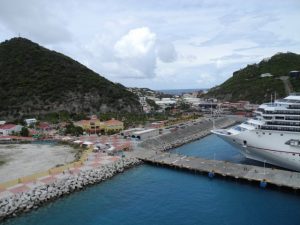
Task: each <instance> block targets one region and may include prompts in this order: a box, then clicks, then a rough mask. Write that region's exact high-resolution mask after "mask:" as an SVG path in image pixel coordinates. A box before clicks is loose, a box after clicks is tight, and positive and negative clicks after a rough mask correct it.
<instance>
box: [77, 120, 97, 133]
mask: <svg viewBox="0 0 300 225" xmlns="http://www.w3.org/2000/svg"><path fill="white" fill-rule="evenodd" d="M74 125H75V126H79V127H81V128H82V129H83V130H84V131H85V132H87V133H94V134H95V133H99V132H100V130H101V122H100V120H99V119H98V118H97V116H92V117H91V119H89V120H80V121H77V122H75V123H74Z"/></svg>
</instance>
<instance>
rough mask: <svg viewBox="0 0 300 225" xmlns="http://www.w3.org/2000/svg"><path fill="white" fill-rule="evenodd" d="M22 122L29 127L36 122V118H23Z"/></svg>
mask: <svg viewBox="0 0 300 225" xmlns="http://www.w3.org/2000/svg"><path fill="white" fill-rule="evenodd" d="M24 122H25V123H26V125H27V126H28V127H29V126H31V125H35V124H36V122H37V119H35V118H31V119H25V120H24Z"/></svg>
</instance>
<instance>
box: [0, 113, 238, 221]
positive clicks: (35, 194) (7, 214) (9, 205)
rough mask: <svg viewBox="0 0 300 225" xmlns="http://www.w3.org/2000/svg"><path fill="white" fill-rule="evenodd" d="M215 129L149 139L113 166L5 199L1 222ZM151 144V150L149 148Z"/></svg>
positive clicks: (226, 122) (207, 125)
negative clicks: (138, 153)
mask: <svg viewBox="0 0 300 225" xmlns="http://www.w3.org/2000/svg"><path fill="white" fill-rule="evenodd" d="M237 122H238V121H237V120H234V119H230V118H220V119H218V120H217V121H216V125H218V126H219V127H222V128H225V127H228V126H232V125H234V124H236V123H237ZM212 128H213V127H212V122H211V121H205V122H203V123H201V124H200V126H199V125H198V126H195V125H192V126H190V127H188V128H185V129H182V130H178V131H176V132H174V133H169V134H164V135H161V136H158V137H155V138H152V139H147V140H145V141H143V142H141V143H139V146H138V149H135V150H134V151H133V152H130V153H129V152H128V153H126V154H125V155H126V157H125V158H120V159H119V160H117V161H115V162H113V163H110V164H107V165H103V166H101V167H98V168H94V169H90V170H85V171H81V172H80V173H79V174H69V173H66V174H65V173H64V174H63V176H62V178H61V179H58V180H56V181H54V182H52V183H49V184H44V185H40V186H37V187H35V188H34V189H32V190H30V191H27V192H21V193H17V194H14V195H13V196H9V197H7V198H2V199H1V200H0V220H5V219H8V218H11V217H16V216H18V215H20V214H22V213H26V212H29V211H31V210H34V209H37V208H38V207H40V206H43V205H44V204H46V203H48V202H51V201H54V200H56V199H58V198H60V197H63V196H65V195H69V194H71V193H72V192H75V191H79V190H82V189H84V188H85V187H87V186H90V185H93V184H98V183H101V182H103V181H105V180H107V179H110V178H112V177H113V176H114V175H117V174H119V173H122V172H123V171H124V170H126V169H129V168H132V167H135V166H137V165H141V164H143V161H141V160H139V159H138V158H137V157H136V155H135V153H136V151H139V150H141V149H142V150H143V151H144V152H145V151H146V152H149V153H151V152H152V153H153V151H169V150H171V149H174V148H176V147H179V146H182V145H184V144H187V143H190V142H193V141H196V140H200V139H201V138H203V137H205V136H208V135H210V134H211V133H210V130H211V129H212ZM191 131H192V133H191ZM177 136H179V137H177ZM170 137H173V138H174V137H175V139H170ZM157 139H159V140H157ZM151 142H152V143H151ZM149 144H150V145H152V146H149ZM145 145H146V146H147V145H148V148H145V147H146V146H145Z"/></svg>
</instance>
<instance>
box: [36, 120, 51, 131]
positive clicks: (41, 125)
mask: <svg viewBox="0 0 300 225" xmlns="http://www.w3.org/2000/svg"><path fill="white" fill-rule="evenodd" d="M36 128H37V130H40V131H49V130H51V129H52V128H51V126H50V124H49V123H47V122H40V123H39V124H38V125H37V126H36Z"/></svg>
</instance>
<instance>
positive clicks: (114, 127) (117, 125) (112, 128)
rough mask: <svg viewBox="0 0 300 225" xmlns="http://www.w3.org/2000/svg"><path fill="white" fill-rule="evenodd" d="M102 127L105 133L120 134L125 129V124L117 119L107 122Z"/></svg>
mask: <svg viewBox="0 0 300 225" xmlns="http://www.w3.org/2000/svg"><path fill="white" fill-rule="evenodd" d="M101 125H102V126H101V130H102V129H104V131H105V132H119V131H121V130H123V129H124V123H123V122H122V121H119V120H116V119H115V118H112V119H111V120H108V121H105V122H103V123H102V124H101Z"/></svg>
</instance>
